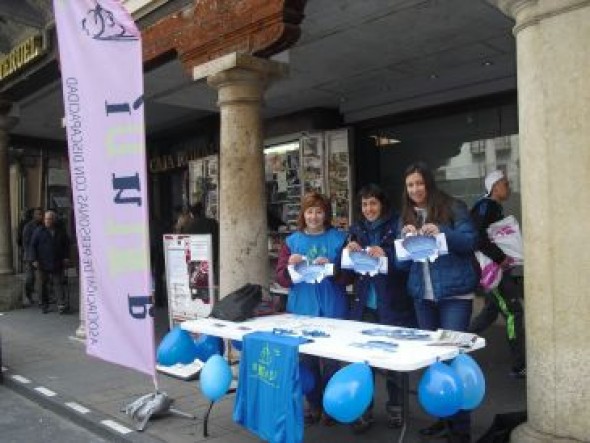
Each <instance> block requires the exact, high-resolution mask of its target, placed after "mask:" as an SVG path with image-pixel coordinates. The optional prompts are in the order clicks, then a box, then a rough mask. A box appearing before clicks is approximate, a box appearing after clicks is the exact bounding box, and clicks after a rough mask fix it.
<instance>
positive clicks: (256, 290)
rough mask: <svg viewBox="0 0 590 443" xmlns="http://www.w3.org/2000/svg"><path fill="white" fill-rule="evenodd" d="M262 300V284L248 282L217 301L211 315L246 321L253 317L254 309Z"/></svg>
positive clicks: (224, 318) (223, 318)
mask: <svg viewBox="0 0 590 443" xmlns="http://www.w3.org/2000/svg"><path fill="white" fill-rule="evenodd" d="M261 301H262V286H260V285H255V284H252V283H246V284H245V285H244V286H242V287H241V288H238V289H236V290H235V291H233V292H231V293H229V294H228V295H227V296H226V297H224V298H222V299H221V300H219V301H218V302H217V303H215V306H213V310H212V311H211V317H214V318H218V319H220V320H229V321H244V320H247V319H249V318H251V317H253V314H254V309H255V308H256V306H258V305H259V304H260V302H261Z"/></svg>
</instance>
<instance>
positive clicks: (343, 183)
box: [326, 129, 352, 229]
mask: <svg viewBox="0 0 590 443" xmlns="http://www.w3.org/2000/svg"><path fill="white" fill-rule="evenodd" d="M348 139H349V135H348V130H347V129H338V130H335V131H328V132H326V150H327V153H328V154H327V155H328V191H329V192H328V193H329V195H330V200H331V202H332V223H333V225H334V226H336V227H338V228H340V229H348V227H349V225H350V220H351V216H352V214H351V211H352V196H351V195H350V190H351V189H352V182H351V180H352V174H351V170H350V153H349V143H348Z"/></svg>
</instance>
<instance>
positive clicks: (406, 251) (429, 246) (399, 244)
mask: <svg viewBox="0 0 590 443" xmlns="http://www.w3.org/2000/svg"><path fill="white" fill-rule="evenodd" d="M448 252H449V250H448V247H447V238H446V236H445V234H443V233H440V234H437V235H436V236H432V235H407V236H405V237H404V238H403V239H398V240H396V241H395V253H396V255H397V259H398V260H400V261H408V260H413V261H418V262H425V261H426V260H429V261H431V262H433V261H435V260H436V259H437V258H438V257H439V256H441V255H445V254H448Z"/></svg>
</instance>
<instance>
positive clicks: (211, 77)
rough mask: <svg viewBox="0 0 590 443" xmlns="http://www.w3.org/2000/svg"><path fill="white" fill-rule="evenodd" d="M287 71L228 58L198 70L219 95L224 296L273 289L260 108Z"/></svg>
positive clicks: (269, 64)
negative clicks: (253, 286) (249, 287)
mask: <svg viewBox="0 0 590 443" xmlns="http://www.w3.org/2000/svg"><path fill="white" fill-rule="evenodd" d="M285 73H286V66H285V65H282V64H280V63H277V62H273V61H269V60H265V59H260V58H256V57H252V56H249V55H245V54H238V53H234V54H229V55H227V56H223V57H221V58H218V59H216V60H212V61H211V62H208V63H205V64H203V65H199V66H197V67H195V68H194V72H193V78H194V80H199V79H203V78H207V82H208V84H209V85H210V86H212V87H213V88H216V89H217V91H218V98H219V101H218V105H219V108H220V119H221V134H220V180H219V196H218V198H219V222H220V260H219V263H220V272H219V276H220V278H219V280H220V294H221V296H222V297H223V296H225V295H227V294H228V293H229V292H231V291H232V290H234V289H236V288H238V287H240V286H242V285H243V284H245V283H248V282H250V283H259V284H261V285H263V286H268V285H269V275H268V267H269V266H268V242H267V235H268V234H267V225H266V196H265V183H264V158H263V133H262V116H261V106H262V100H263V94H264V90H265V89H266V87H267V85H268V83H269V81H270V80H271V79H272V78H277V77H280V76H282V75H284V74H285Z"/></svg>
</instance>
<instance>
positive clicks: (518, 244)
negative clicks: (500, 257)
mask: <svg viewBox="0 0 590 443" xmlns="http://www.w3.org/2000/svg"><path fill="white" fill-rule="evenodd" d="M488 236H489V238H490V240H491V241H492V243H495V244H496V245H497V246H498V247H499V248H500V249H501V250H502V251H503V252H504V254H506V255H507V256H508V257H509V258H510V264H511V265H522V264H523V263H524V254H523V247H522V235H521V234H520V226H519V225H518V221H516V219H515V218H514V217H513V216H512V215H509V216H508V217H506V218H504V219H502V220H500V221H497V222H496V223H492V224H491V225H490V226H489V227H488Z"/></svg>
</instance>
